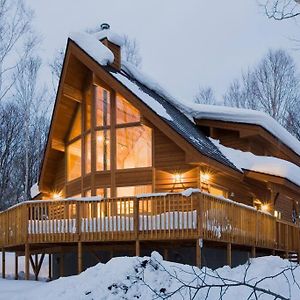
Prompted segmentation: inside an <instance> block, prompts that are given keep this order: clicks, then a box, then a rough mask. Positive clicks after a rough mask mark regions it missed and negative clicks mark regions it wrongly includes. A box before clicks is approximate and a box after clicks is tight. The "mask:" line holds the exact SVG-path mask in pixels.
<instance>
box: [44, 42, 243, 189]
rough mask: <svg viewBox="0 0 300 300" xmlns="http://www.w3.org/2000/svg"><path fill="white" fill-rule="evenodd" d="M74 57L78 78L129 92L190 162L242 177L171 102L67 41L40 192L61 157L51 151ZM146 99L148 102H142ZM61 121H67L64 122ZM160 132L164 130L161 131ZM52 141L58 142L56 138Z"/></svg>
mask: <svg viewBox="0 0 300 300" xmlns="http://www.w3.org/2000/svg"><path fill="white" fill-rule="evenodd" d="M99 44H100V42H99ZM99 46H100V45H99ZM101 46H102V45H101ZM74 58H75V59H76V60H78V61H80V63H81V64H82V67H81V68H82V70H79V69H78V70H77V74H78V76H80V77H82V76H83V75H87V74H88V72H87V70H89V71H91V72H92V73H93V74H94V75H95V76H97V77H98V78H100V79H101V80H102V81H104V82H106V83H107V84H108V85H110V86H111V88H112V89H116V90H118V91H119V92H120V93H126V92H127V95H128V93H129V94H130V95H132V96H133V97H135V98H136V99H138V100H139V101H140V102H141V103H142V104H143V106H144V107H146V108H147V109H148V110H149V112H152V116H153V117H154V118H155V116H154V115H156V118H155V120H154V119H153V120H150V121H153V123H154V124H157V122H158V123H160V124H161V126H166V125H167V127H168V128H169V129H170V130H171V131H173V133H172V134H175V135H177V136H180V138H181V140H184V141H185V143H186V148H185V151H189V150H191V156H193V157H195V155H194V154H195V153H198V155H199V157H198V159H197V161H195V158H194V160H193V161H192V162H198V163H200V162H201V161H202V160H201V159H200V157H201V158H202V159H203V162H205V163H206V164H209V163H214V164H217V165H218V166H219V168H220V169H221V170H224V171H226V172H229V173H231V174H235V175H237V176H240V175H239V174H241V172H240V171H239V170H238V169H237V168H236V167H235V166H234V165H233V164H232V163H231V162H230V161H229V160H228V159H227V158H226V157H225V156H224V155H223V154H222V153H221V152H220V151H219V149H218V148H217V147H216V146H215V145H214V144H213V143H211V141H210V140H209V139H208V138H207V137H206V136H205V135H204V134H203V133H202V132H201V130H200V129H199V128H198V127H197V125H195V124H194V123H193V122H192V121H191V120H190V119H188V118H187V117H186V116H185V115H184V114H183V113H182V112H181V111H180V110H179V109H177V107H176V106H175V105H174V104H173V103H172V102H171V101H169V100H168V99H165V98H164V97H162V96H161V95H159V94H158V93H156V92H155V91H154V90H151V89H149V88H148V87H146V86H145V85H143V84H142V83H140V82H138V81H137V80H136V79H135V78H132V77H131V76H130V75H129V74H127V73H126V72H125V71H123V70H121V71H117V70H115V69H113V68H111V67H109V66H103V65H102V64H101V63H99V61H98V60H97V59H95V57H94V55H92V54H90V53H89V51H88V48H87V49H84V47H82V45H81V46H79V45H78V44H77V43H76V41H74V40H71V39H69V40H68V43H67V50H66V55H65V60H64V64H63V70H62V75H61V78H60V83H59V87H58V92H57V97H56V102H55V107H54V112H53V115H52V120H51V126H50V130H49V135H48V141H47V145H46V149H45V153H44V159H43V163H42V168H41V173H40V178H39V185H40V188H41V190H43V188H44V187H45V186H48V184H49V183H50V182H51V181H52V180H53V175H52V176H51V175H50V177H52V178H50V179H49V178H47V179H45V174H46V173H51V172H52V173H55V166H53V163H54V161H55V160H56V159H57V158H59V157H61V155H62V153H59V152H58V151H57V149H53V147H52V146H53V140H54V139H55V134H54V133H56V135H57V136H58V137H59V139H61V138H62V136H63V134H62V131H64V130H62V127H63V126H57V124H56V122H58V116H60V119H62V117H63V116H64V115H65V114H66V113H67V112H66V108H67V106H66V103H65V102H66V101H67V99H66V98H65V97H64V90H65V85H66V84H67V85H68V82H66V81H67V79H68V76H69V75H68V68H70V66H72V67H73V64H74V63H73V61H74ZM76 68H78V67H76ZM69 81H70V80H69ZM76 88H78V90H79V89H80V87H79V86H78V87H76ZM146 98H147V99H148V100H145V99H146ZM136 104H138V103H136ZM72 105H73V107H72V109H74V103H73V104H72ZM138 108H139V107H138ZM162 112H163V114H165V115H163V114H162ZM150 115H151V114H150ZM157 117H158V118H157ZM150 118H151V117H150ZM66 119H70V117H69V114H68V116H66ZM64 121H65V122H66V120H64ZM55 125H56V126H55ZM158 126H159V125H158ZM167 127H165V128H167ZM160 129H162V130H163V128H160ZM164 132H165V131H164ZM173 136H174V135H173ZM55 142H57V141H56V139H55ZM58 143H59V141H58Z"/></svg>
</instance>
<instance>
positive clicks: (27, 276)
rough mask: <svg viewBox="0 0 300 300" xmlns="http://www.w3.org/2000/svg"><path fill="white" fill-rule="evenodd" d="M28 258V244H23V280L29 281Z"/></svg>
mask: <svg viewBox="0 0 300 300" xmlns="http://www.w3.org/2000/svg"><path fill="white" fill-rule="evenodd" d="M29 257H30V246H29V244H28V243H26V244H25V280H29Z"/></svg>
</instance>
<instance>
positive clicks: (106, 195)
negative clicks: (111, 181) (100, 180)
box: [97, 188, 110, 198]
mask: <svg viewBox="0 0 300 300" xmlns="http://www.w3.org/2000/svg"><path fill="white" fill-rule="evenodd" d="M97 196H101V197H103V198H110V188H100V189H97Z"/></svg>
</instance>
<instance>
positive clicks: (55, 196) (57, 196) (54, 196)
mask: <svg viewBox="0 0 300 300" xmlns="http://www.w3.org/2000/svg"><path fill="white" fill-rule="evenodd" d="M51 198H52V199H53V200H60V199H61V198H62V193H61V192H54V193H52V194H51Z"/></svg>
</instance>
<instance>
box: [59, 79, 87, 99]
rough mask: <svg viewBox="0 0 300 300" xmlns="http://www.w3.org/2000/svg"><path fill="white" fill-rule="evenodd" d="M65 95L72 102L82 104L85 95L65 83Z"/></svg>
mask: <svg viewBox="0 0 300 300" xmlns="http://www.w3.org/2000/svg"><path fill="white" fill-rule="evenodd" d="M63 95H64V96H65V97H67V98H69V99H71V100H74V101H77V102H79V103H81V102H82V99H83V93H82V91H81V90H79V89H77V88H74V87H73V86H71V85H69V84H67V83H65V84H64V87H63Z"/></svg>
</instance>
